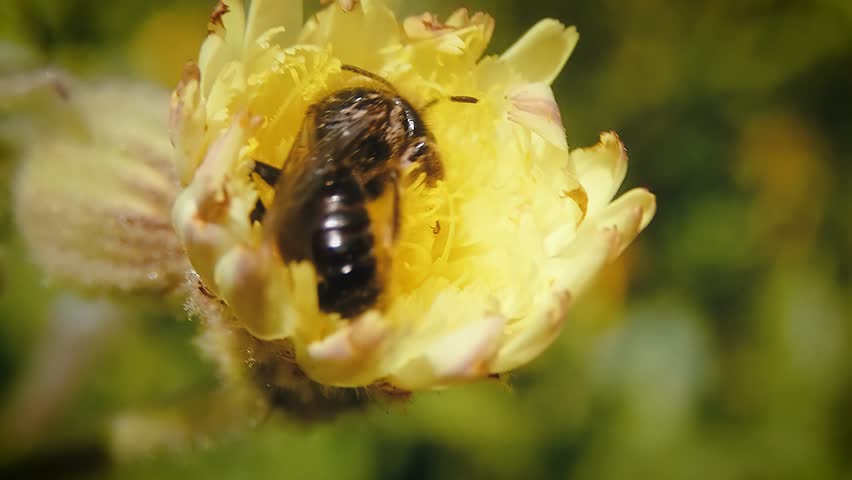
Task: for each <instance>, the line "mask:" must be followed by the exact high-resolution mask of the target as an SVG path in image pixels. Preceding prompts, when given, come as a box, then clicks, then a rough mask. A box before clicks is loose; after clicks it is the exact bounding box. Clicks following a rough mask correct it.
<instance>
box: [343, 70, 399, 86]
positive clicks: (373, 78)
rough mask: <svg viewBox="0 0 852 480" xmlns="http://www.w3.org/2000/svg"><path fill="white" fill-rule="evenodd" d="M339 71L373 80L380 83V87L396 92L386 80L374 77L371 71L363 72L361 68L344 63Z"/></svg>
mask: <svg viewBox="0 0 852 480" xmlns="http://www.w3.org/2000/svg"><path fill="white" fill-rule="evenodd" d="M340 69H341V70H344V71H346V72H351V73H354V74H356V75H361V76H362V77H367V78H369V79H371V80H375V81H377V82H379V83H381V84H382V85H384V86H386V87H388V88H389V89H391V90H393V91H394V92H395V91H396V88H394V86H393V85H392V84H391V83H390V82H389V81H387V79H386V78H384V77H380V76H378V75H376V74H375V73H373V72H371V71H368V70H364V69H363V68H361V67H356V66H355V65H349V64H346V63H344V64H343V65H341V66H340Z"/></svg>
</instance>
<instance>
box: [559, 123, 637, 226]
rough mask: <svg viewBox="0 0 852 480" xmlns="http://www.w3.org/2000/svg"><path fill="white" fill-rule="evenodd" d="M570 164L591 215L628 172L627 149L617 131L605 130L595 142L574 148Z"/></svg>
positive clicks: (612, 194) (602, 206)
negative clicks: (583, 191) (587, 145)
mask: <svg viewBox="0 0 852 480" xmlns="http://www.w3.org/2000/svg"><path fill="white" fill-rule="evenodd" d="M571 164H572V168H573V171H574V173H575V175H576V176H577V179H578V180H579V181H580V184H581V185H583V188H584V189H585V190H586V193H587V194H588V214H589V215H594V214H596V213H597V212H599V211H601V209H603V208H604V207H605V206H606V205H607V204H608V203H609V202H610V200H612V197H613V196H615V193H616V192H617V191H618V189H619V187H621V182H623V181H624V176H625V175H626V174H627V150H626V149H625V148H624V144H622V143H621V140H620V139H619V138H618V135H616V134H615V133H613V132H606V133H602V134H601V139H600V142H599V143H597V144H596V145H594V146H592V147H586V148H580V149H576V150H573V151H572V152H571Z"/></svg>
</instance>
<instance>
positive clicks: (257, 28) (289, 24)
mask: <svg viewBox="0 0 852 480" xmlns="http://www.w3.org/2000/svg"><path fill="white" fill-rule="evenodd" d="M302 4H303V0H252V2H251V5H250V7H249V13H248V22H247V24H246V50H247V56H249V57H250V56H252V55H253V54H255V53H257V51H258V47H259V45H258V44H257V42H258V40H260V39H261V37H263V35H264V34H265V33H266V32H267V31H269V30H273V29H275V30H281V31H283V34H281V35H280V36H278V37H277V41H279V42H281V45H284V46H287V45H290V44H292V43H294V42H295V41H296V38H297V36H298V34H299V31H300V30H301V29H302V21H303V20H302V17H303V13H302Z"/></svg>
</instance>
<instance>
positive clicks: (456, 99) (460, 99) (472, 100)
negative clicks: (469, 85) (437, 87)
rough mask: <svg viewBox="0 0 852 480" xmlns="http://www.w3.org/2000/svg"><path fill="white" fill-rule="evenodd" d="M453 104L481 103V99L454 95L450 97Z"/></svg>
mask: <svg viewBox="0 0 852 480" xmlns="http://www.w3.org/2000/svg"><path fill="white" fill-rule="evenodd" d="M450 101H451V102H457V103H479V99H478V98H476V97H469V96H467V95H453V96H452V97H450Z"/></svg>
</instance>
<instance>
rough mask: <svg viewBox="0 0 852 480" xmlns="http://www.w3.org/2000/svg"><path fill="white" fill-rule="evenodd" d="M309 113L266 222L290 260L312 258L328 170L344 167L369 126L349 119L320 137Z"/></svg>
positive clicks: (267, 229) (285, 166)
mask: <svg viewBox="0 0 852 480" xmlns="http://www.w3.org/2000/svg"><path fill="white" fill-rule="evenodd" d="M312 119H313V117H312V116H308V118H307V119H306V121H305V124H304V126H303V128H302V131H301V132H300V133H299V136H298V138H297V139H296V142H295V143H294V144H293V147H292V148H291V149H290V153H289V155H288V156H287V160H285V162H284V165H283V166H282V168H281V175H280V177H279V178H278V181H277V182H276V184H275V197H274V199H273V201H272V205H271V206H270V208H269V211H268V213H267V219H266V221H264V230H265V232H266V235H267V236H268V237H271V238H273V239H274V240H275V241H276V242H277V244H278V246H279V249H280V251H281V252H282V255H284V254H285V253H284V252H286V257H287V260H289V261H295V260H304V259H310V258H311V241H310V239H309V238H308V239H306V238H305V237H306V236H309V235H310V233H311V229H312V225H313V222H314V220H315V219H314V217H315V211H316V206H317V202H318V201H319V200H320V199H321V195H320V193H321V190H322V188H323V185H324V183H325V181H326V177H327V175H328V174H329V173H331V172H333V171H335V170H338V169H340V168H344V167H342V166H341V160H342V159H346V158H348V157H350V156H351V155H352V154H353V152H355V150H357V149H358V148H359V144H360V143H361V142H362V141H363V138H364V136H365V135H364V134H365V132H366V131H367V130H368V129H369V127H370V123H369V122H367V121H349V122H346V125H345V126H341V128H326V129H325V133H324V135H323V136H322V137H320V138H317V137H316V134H315V133H316V132H315V130H313V129H310V128H306V127H308V126H309V125H312V124H313V123H314V122H313V121H312Z"/></svg>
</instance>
